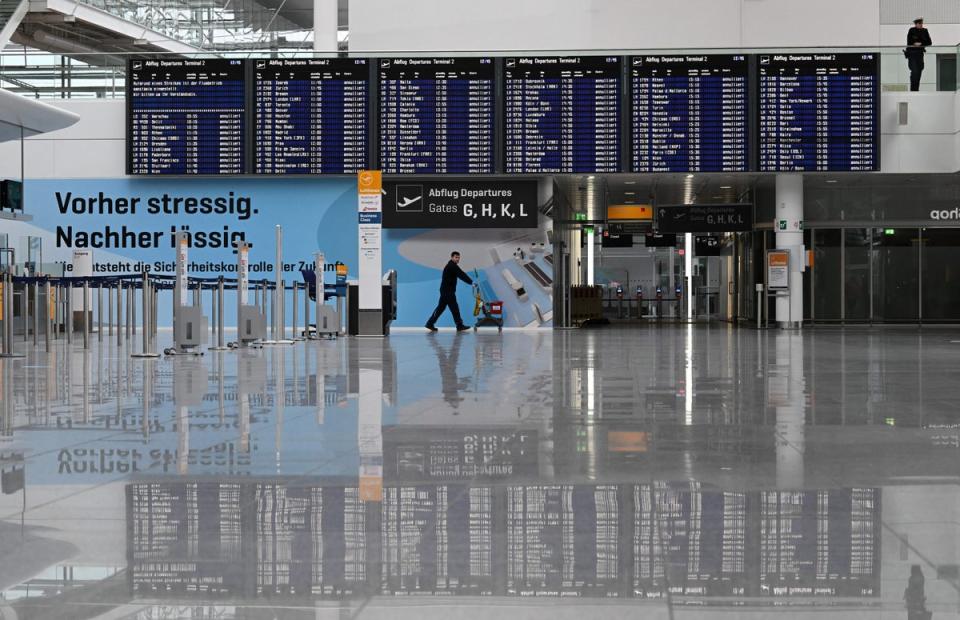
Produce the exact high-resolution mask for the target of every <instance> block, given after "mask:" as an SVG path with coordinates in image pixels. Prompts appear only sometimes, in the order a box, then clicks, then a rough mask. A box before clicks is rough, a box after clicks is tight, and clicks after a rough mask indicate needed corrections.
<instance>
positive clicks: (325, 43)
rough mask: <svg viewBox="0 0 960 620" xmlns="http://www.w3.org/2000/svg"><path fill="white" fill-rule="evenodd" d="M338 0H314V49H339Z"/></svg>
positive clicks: (316, 50)
mask: <svg viewBox="0 0 960 620" xmlns="http://www.w3.org/2000/svg"><path fill="white" fill-rule="evenodd" d="M337 4H338V2H337V0H313V51H315V52H336V51H337V26H338V23H337V22H338V20H339V15H338V9H337Z"/></svg>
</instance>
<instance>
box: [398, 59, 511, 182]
mask: <svg viewBox="0 0 960 620" xmlns="http://www.w3.org/2000/svg"><path fill="white" fill-rule="evenodd" d="M379 70H380V73H379V75H380V82H379V83H380V92H379V99H380V115H379V116H380V167H381V170H383V172H384V173H398V174H406V173H409V174H444V173H455V174H473V173H489V172H493V171H494V154H495V152H496V149H495V146H494V96H495V90H494V81H495V80H494V63H493V59H492V58H384V59H381V60H379Z"/></svg>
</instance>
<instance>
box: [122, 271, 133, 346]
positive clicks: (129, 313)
mask: <svg viewBox="0 0 960 620" xmlns="http://www.w3.org/2000/svg"><path fill="white" fill-rule="evenodd" d="M125 288H126V291H127V299H126V300H125V303H126V306H127V307H126V314H125V317H126V324H125V325H124V328H123V331H124V340H127V341H129V340H130V336H132V335H133V282H127V286H126V287H125Z"/></svg>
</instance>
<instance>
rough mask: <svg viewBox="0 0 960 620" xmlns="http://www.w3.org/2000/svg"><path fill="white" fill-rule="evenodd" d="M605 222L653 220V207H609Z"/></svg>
mask: <svg viewBox="0 0 960 620" xmlns="http://www.w3.org/2000/svg"><path fill="white" fill-rule="evenodd" d="M607 220H611V221H612V220H646V221H652V220H653V207H651V206H649V205H609V206H608V207H607Z"/></svg>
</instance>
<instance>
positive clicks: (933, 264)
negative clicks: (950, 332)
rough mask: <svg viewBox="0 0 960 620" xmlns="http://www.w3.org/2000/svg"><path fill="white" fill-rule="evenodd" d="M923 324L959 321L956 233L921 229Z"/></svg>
mask: <svg viewBox="0 0 960 620" xmlns="http://www.w3.org/2000/svg"><path fill="white" fill-rule="evenodd" d="M922 232H923V245H922V246H921V248H922V252H923V256H922V261H923V269H922V286H921V291H922V293H921V299H922V303H923V306H922V310H923V320H924V321H960V229H958V228H924V229H923V231H922Z"/></svg>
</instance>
